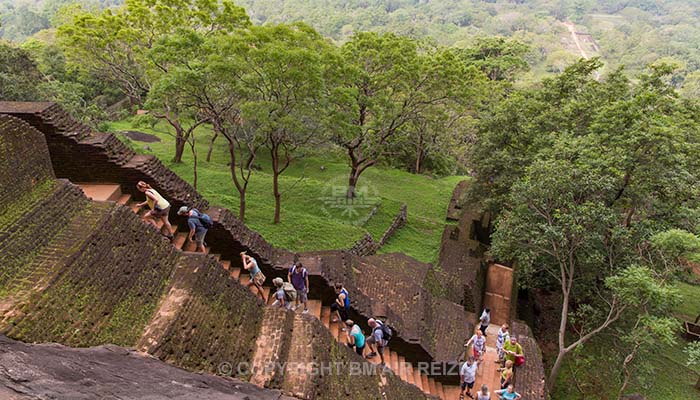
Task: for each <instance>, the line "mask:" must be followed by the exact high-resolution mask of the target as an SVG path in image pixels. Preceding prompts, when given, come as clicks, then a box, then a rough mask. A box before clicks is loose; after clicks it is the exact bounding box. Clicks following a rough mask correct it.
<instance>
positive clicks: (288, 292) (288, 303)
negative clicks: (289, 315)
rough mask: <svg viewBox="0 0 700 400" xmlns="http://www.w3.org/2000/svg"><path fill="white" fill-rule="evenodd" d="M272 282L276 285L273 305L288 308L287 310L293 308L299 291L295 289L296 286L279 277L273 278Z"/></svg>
mask: <svg viewBox="0 0 700 400" xmlns="http://www.w3.org/2000/svg"><path fill="white" fill-rule="evenodd" d="M272 284H273V285H274V286H275V301H274V302H273V303H272V305H273V306H279V307H282V308H286V309H287V310H289V309H291V308H292V303H293V302H294V301H295V300H296V297H297V291H296V290H295V289H294V286H292V284H291V283H289V282H285V281H284V280H283V279H282V278H279V277H277V278H275V279H273V280H272Z"/></svg>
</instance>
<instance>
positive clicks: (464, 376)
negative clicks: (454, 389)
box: [459, 356, 479, 400]
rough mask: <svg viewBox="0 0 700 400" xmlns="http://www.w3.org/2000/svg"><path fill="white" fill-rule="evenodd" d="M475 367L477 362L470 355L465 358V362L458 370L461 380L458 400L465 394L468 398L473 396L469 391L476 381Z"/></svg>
mask: <svg viewBox="0 0 700 400" xmlns="http://www.w3.org/2000/svg"><path fill="white" fill-rule="evenodd" d="M477 368H479V362H478V361H476V359H475V358H474V357H472V356H469V358H467V362H465V363H464V364H462V368H460V370H459V378H460V381H461V382H462V386H461V388H462V391H461V392H460V394H459V398H460V400H464V396H465V395H466V396H467V397H469V398H470V399H473V398H474V396H472V393H471V391H472V388H473V387H474V383H475V382H476V370H477Z"/></svg>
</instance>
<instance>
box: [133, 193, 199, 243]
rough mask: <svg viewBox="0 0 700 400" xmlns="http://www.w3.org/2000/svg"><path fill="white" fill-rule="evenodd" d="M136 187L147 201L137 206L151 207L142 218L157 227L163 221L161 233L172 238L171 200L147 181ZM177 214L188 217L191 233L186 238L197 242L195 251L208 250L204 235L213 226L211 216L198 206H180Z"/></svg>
mask: <svg viewBox="0 0 700 400" xmlns="http://www.w3.org/2000/svg"><path fill="white" fill-rule="evenodd" d="M136 189H138V190H139V191H140V192H142V193H143V194H144V195H145V196H146V201H144V202H142V203H138V204H136V206H137V207H138V208H142V207H145V206H148V208H149V210H148V211H146V212H145V213H144V214H143V216H142V219H143V220H144V221H145V222H146V223H148V224H151V225H153V226H155V227H156V228H158V222H161V226H160V228H159V229H160V233H161V234H163V236H165V237H166V238H168V239H170V240H172V239H173V235H174V234H175V232H174V231H173V226H172V225H171V224H170V220H169V218H168V217H169V214H170V202H169V201H168V200H166V199H165V198H164V197H163V196H161V194H160V193H158V191H156V190H155V189H153V187H151V185H149V184H148V183H146V182H143V181H139V182H138V183H137V184H136ZM177 215H179V216H181V217H185V218H187V227H188V228H189V233H188V235H187V239H186V240H189V241H190V242H192V243H194V244H195V251H199V252H202V253H204V252H206V249H205V244H204V237H205V236H206V234H207V231H208V230H209V228H211V225H212V221H211V218H209V216H208V215H207V214H204V213H202V212H200V211H199V210H197V209H196V208H192V207H188V206H182V207H180V209H179V210H178V211H177Z"/></svg>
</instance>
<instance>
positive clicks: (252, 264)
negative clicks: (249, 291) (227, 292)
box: [241, 251, 267, 302]
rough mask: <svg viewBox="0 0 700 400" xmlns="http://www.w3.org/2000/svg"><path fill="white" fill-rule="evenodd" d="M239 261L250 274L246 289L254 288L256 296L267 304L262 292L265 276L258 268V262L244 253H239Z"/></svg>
mask: <svg viewBox="0 0 700 400" xmlns="http://www.w3.org/2000/svg"><path fill="white" fill-rule="evenodd" d="M241 261H242V262H243V268H244V269H245V270H246V271H248V273H250V280H249V281H248V283H247V284H246V286H247V287H249V288H250V287H253V286H254V287H255V289H256V291H257V293H256V294H257V295H258V296H260V298H261V299H262V301H264V302H267V299H265V294H264V292H263V287H262V285H263V284H264V283H265V275H263V273H262V271H261V270H260V267H258V262H257V261H255V259H254V258H253V257H251V256H249V255H247V254H246V253H245V251H242V252H241Z"/></svg>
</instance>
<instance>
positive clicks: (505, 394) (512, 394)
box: [494, 385, 523, 400]
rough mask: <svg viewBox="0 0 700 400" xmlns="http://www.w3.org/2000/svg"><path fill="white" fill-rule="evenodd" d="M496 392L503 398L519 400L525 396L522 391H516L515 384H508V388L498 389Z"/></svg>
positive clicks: (502, 399)
mask: <svg viewBox="0 0 700 400" xmlns="http://www.w3.org/2000/svg"><path fill="white" fill-rule="evenodd" d="M494 393H496V394H497V395H498V398H499V399H501V400H519V399H521V398H522V397H523V396H521V395H520V393H518V392H516V391H515V388H514V387H513V385H508V387H507V388H506V389H501V390H496V391H494Z"/></svg>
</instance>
